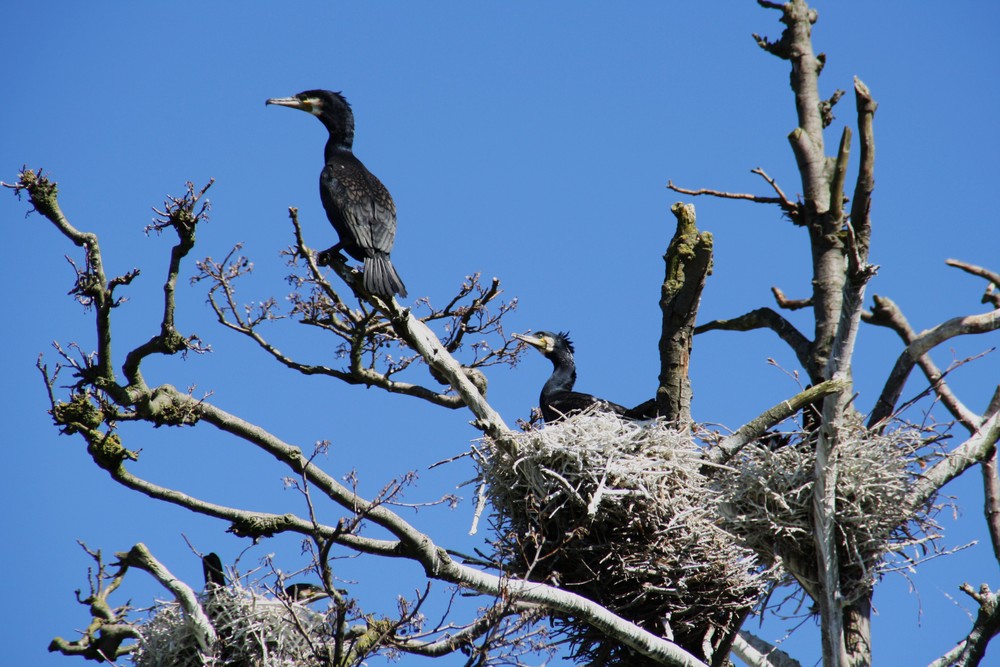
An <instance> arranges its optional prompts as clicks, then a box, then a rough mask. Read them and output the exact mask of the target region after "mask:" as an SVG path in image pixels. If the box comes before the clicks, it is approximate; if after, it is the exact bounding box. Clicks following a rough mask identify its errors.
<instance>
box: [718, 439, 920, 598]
mask: <svg viewBox="0 0 1000 667" xmlns="http://www.w3.org/2000/svg"><path fill="white" fill-rule="evenodd" d="M927 443H928V438H927V434H926V433H922V432H920V431H919V430H917V429H913V428H901V429H898V430H895V431H893V432H889V433H885V434H876V433H873V432H870V431H868V430H866V429H864V428H862V427H861V426H858V427H857V428H855V429H853V430H851V431H850V432H848V433H846V434H845V436H844V437H843V438H842V439H841V441H840V443H839V444H838V445H837V446H836V447H835V449H834V453H833V456H832V461H833V464H834V465H835V466H836V471H837V473H836V480H837V483H836V499H837V500H836V502H837V507H836V513H837V523H836V528H837V531H838V535H837V537H838V539H837V545H838V548H837V551H838V559H839V563H840V568H841V572H842V576H841V581H842V582H857V584H856V585H855V586H854V587H853V589H852V590H843V591H841V593H842V594H843V595H844V597H845V598H846V599H847V600H848V601H850V600H852V599H855V598H856V597H858V596H861V595H864V594H866V593H867V592H868V591H869V590H870V588H871V586H872V585H873V583H874V581H875V579H876V578H877V577H878V576H879V574H880V573H881V572H883V571H884V570H885V569H887V568H891V567H894V564H893V563H892V561H891V559H886V557H885V556H886V554H889V553H902V552H903V551H904V550H906V549H907V547H917V548H918V553H919V551H923V550H924V549H926V546H927V543H928V542H932V541H933V538H934V535H933V529H934V528H935V527H936V526H935V525H934V523H933V521H932V520H931V519H930V517H929V516H928V513H927V511H928V510H929V509H930V505H929V504H928V505H927V506H924V507H913V506H911V504H910V503H909V502H908V501H907V492H908V490H910V489H911V488H912V485H913V478H914V470H915V469H916V465H915V464H916V463H919V462H920V461H919V456H920V454H919V453H920V452H921V451H922V450H923V449H925V447H926V445H927ZM729 465H730V466H732V467H733V470H731V471H726V472H723V473H722V474H721V475H720V476H719V483H718V489H719V493H720V497H721V500H722V504H721V506H720V507H721V509H722V513H723V515H724V516H725V517H726V527H727V528H728V529H729V530H731V531H732V532H733V533H735V534H737V535H739V536H740V537H742V538H743V539H744V540H745V541H746V544H747V545H748V546H750V547H751V548H753V550H754V551H755V552H757V554H758V555H759V556H760V557H761V558H762V560H764V561H765V562H778V563H780V564H781V565H782V566H783V567H784V568H785V569H786V570H787V571H788V572H789V573H790V574H792V575H793V576H794V577H795V578H796V579H797V580H798V581H799V583H800V584H802V586H803V588H804V589H805V590H806V591H807V592H809V593H810V595H812V596H813V597H814V598H815V597H816V595H817V592H818V590H819V588H818V575H817V565H816V562H817V561H816V543H815V540H814V537H813V535H814V512H813V478H814V475H815V465H816V448H815V443H814V442H813V439H812V438H809V437H804V436H803V434H798V433H796V434H772V436H771V437H770V438H768V439H766V440H763V441H760V442H756V443H752V444H751V445H749V446H748V447H746V448H744V449H743V450H742V451H741V453H740V455H739V457H738V459H737V460H736V461H732V462H730V464H729Z"/></svg>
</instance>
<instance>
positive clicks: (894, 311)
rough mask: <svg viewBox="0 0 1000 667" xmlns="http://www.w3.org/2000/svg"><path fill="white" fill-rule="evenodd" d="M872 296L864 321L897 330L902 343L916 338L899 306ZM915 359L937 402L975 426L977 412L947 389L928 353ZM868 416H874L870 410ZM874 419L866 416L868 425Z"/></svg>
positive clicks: (977, 420) (973, 427)
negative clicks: (872, 306) (873, 303)
mask: <svg viewBox="0 0 1000 667" xmlns="http://www.w3.org/2000/svg"><path fill="white" fill-rule="evenodd" d="M873 298H874V301H875V308H873V309H872V312H870V313H864V314H862V319H863V320H864V321H865V322H867V323H868V324H874V325H877V326H883V327H888V328H890V329H892V330H893V331H895V332H896V333H897V334H899V337H900V338H902V339H903V342H904V343H906V344H907V345H909V344H910V343H912V342H913V341H914V340H915V339H916V337H917V334H916V332H915V331H913V328H912V327H911V326H910V323H909V321H907V319H906V316H904V315H903V311H902V310H900V308H899V306H897V305H896V303H895V302H894V301H892V299H889V298H888V297H883V296H879V295H877V294H876V295H875V296H874V297H873ZM917 363H918V364H919V365H920V368H921V370H923V372H924V375H925V376H926V377H927V380H928V382H930V384H931V387H933V389H934V393H935V394H937V396H938V398H940V399H941V402H942V403H943V404H944V406H945V407H946V408H947V409H948V411H949V412H950V413H951V414H952V415H953V416H954V417H955V419H957V420H959V421H960V422H961V423H962V425H963V426H965V427H966V428H967V429H969V432H970V433H972V432H973V431H975V430H976V429H977V428H979V424H980V421H981V420H980V418H979V416H978V415H976V414H975V413H973V412H972V411H971V410H969V408H967V407H966V406H965V405H964V404H963V403H962V401H960V400H959V399H958V397H957V396H956V395H955V394H954V393H953V392H952V391H951V387H949V386H948V384H947V383H946V382H945V380H944V376H945V374H944V373H943V372H942V371H941V370H940V369H939V368H938V367H937V365H936V364H935V363H934V360H933V359H931V356H930V355H929V354H922V355H920V357H919V358H918V359H917ZM872 416H873V417H874V414H873V415H872ZM876 423H877V422H875V421H871V420H869V422H868V427H869V428H874V427H875V424H876Z"/></svg>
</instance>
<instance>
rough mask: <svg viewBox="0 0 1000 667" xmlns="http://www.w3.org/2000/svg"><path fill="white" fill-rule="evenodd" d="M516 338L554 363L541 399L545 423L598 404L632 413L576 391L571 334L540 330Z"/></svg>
mask: <svg viewBox="0 0 1000 667" xmlns="http://www.w3.org/2000/svg"><path fill="white" fill-rule="evenodd" d="M514 338H516V339H518V340H522V341H524V342H525V343H527V344H528V345H531V346H532V347H534V348H535V349H537V350H538V351H539V352H541V353H542V354H543V355H545V358H546V359H548V360H549V361H551V362H552V375H551V376H550V377H549V379H548V380H546V381H545V385H544V386H542V394H541V396H540V397H539V398H538V403H539V407H541V409H542V418H543V419H544V420H545V421H546V422H554V421H558V420H559V419H562V418H563V417H565V416H568V415H570V414H572V413H574V412H580V411H581V410H586V409H587V408H590V407H592V406H595V405H596V406H600V409H601V410H607V411H610V412H614V413H615V414H617V415H621V416H623V417H624V416H628V413H629V410H628V409H627V408H626V407H625V406H622V405H618V404H617V403H612V402H611V401H606V400H604V399H603V398H597V397H596V396H591V395H590V394H584V393H581V392H579V391H573V385H574V384H576V362H575V361H574V360H573V343H572V342H571V341H570V339H569V335H568V334H566V333H551V332H549V331H539V332H537V333H533V334H531V335H528V336H522V335H521V334H514Z"/></svg>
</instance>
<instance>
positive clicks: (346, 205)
mask: <svg viewBox="0 0 1000 667" xmlns="http://www.w3.org/2000/svg"><path fill="white" fill-rule="evenodd" d="M267 104H277V105H280V106H283V107H290V108H292V109H299V110H301V111H306V112H308V113H311V114H313V115H314V116H316V117H317V118H318V119H319V120H320V122H321V123H323V125H324V127H326V129H327V132H329V133H330V138H329V139H327V142H326V150H325V151H324V158H325V160H326V165H325V166H324V167H323V171H322V173H321V174H320V177H319V196H320V199H321V200H322V201H323V208H324V209H326V216H327V218H329V219H330V224H332V225H333V228H334V229H336V230H337V234H338V235H339V236H340V242H339V243H337V244H336V245H335V246H333V247H331V248H329V249H328V250H325V251H324V252H323V253H321V255H324V254H325V255H327V256H329V255H330V254H332V253H336V252H338V251H340V250H344V251H345V252H346V253H347V254H348V255H350V256H351V257H353V258H354V259H356V260H358V261H359V262H364V265H365V271H364V279H363V284H364V288H365V290H366V291H368V292H370V293H372V294H376V295H378V296H380V297H383V298H386V299H391V298H392V295H393V294H399V295H400V296H402V297H405V296H406V287H405V286H404V285H403V281H402V280H401V279H400V277H399V274H397V273H396V269H395V267H393V265H392V262H391V261H390V260H389V253H390V252H391V251H392V244H393V242H394V241H395V239H396V204H395V203H393V201H392V196H391V195H390V194H389V191H388V190H386V188H385V186H384V185H382V182H381V181H379V180H378V179H377V178H376V177H375V176H374V174H372V173H371V172H370V171H368V169H366V168H365V165H363V164H362V163H361V160H359V159H358V158H356V157H355V156H354V153H353V151H352V146H353V144H354V112H353V111H351V105H349V104H348V103H347V100H345V99H344V96H343V95H341V94H340V93H335V92H332V91H329V90H307V91H305V92H302V93H299V94H298V95H296V96H294V97H278V98H272V99H269V100H267Z"/></svg>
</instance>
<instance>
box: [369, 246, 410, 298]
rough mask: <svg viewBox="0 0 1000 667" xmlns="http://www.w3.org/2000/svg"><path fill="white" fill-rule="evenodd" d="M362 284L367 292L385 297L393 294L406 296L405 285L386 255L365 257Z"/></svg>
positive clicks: (390, 296)
mask: <svg viewBox="0 0 1000 667" xmlns="http://www.w3.org/2000/svg"><path fill="white" fill-rule="evenodd" d="M364 286H365V290H366V291H367V292H370V293H372V294H377V295H378V296H380V297H383V298H385V299H391V298H392V295H393V294H398V295H399V296H400V297H403V298H406V286H405V285H403V280H402V279H401V278H400V277H399V274H398V273H396V267H394V266H393V265H392V262H391V261H390V260H389V256H388V255H376V256H374V257H365V275H364Z"/></svg>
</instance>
